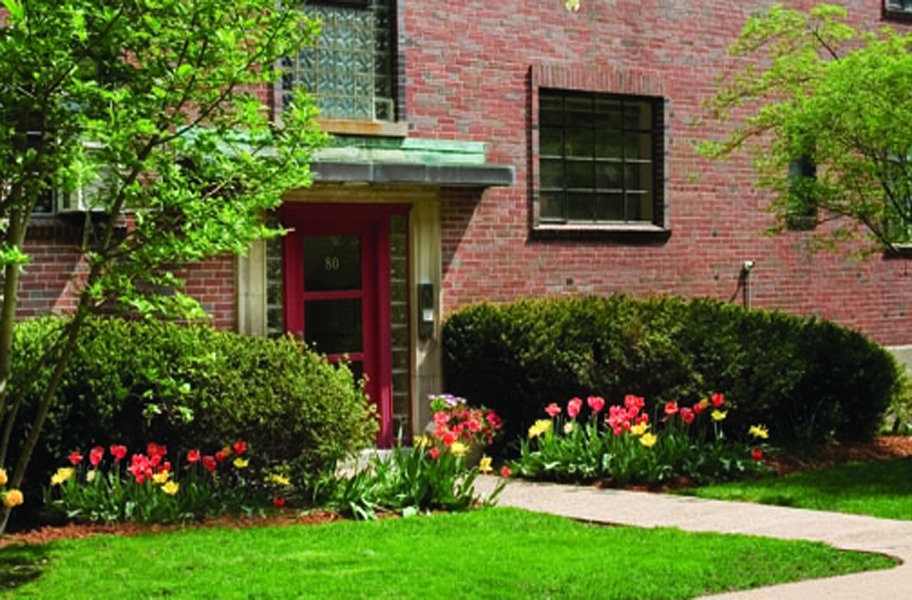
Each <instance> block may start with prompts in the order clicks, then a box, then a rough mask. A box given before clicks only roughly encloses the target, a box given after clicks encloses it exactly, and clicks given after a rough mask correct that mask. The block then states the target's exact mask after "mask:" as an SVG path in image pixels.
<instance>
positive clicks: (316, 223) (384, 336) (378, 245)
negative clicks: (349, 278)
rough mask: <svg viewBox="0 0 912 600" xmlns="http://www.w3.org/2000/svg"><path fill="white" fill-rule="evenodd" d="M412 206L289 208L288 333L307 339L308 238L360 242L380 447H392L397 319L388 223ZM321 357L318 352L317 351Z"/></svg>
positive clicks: (367, 361)
mask: <svg viewBox="0 0 912 600" xmlns="http://www.w3.org/2000/svg"><path fill="white" fill-rule="evenodd" d="M409 208H410V206H409V205H408V204H354V203H344V204H343V203H309V202H308V203H286V204H285V205H284V206H283V207H282V209H281V214H282V221H283V225H284V227H285V228H286V229H289V230H290V232H289V233H288V234H287V235H286V236H285V240H284V248H283V252H284V257H283V258H284V261H283V262H284V268H283V278H284V286H283V287H284V304H285V310H284V314H285V331H286V332H289V333H291V334H292V335H294V336H296V337H301V338H302V339H303V334H304V288H303V267H304V263H303V258H304V257H303V254H304V248H303V237H304V236H306V235H352V234H355V233H357V234H359V235H360V236H361V240H362V244H361V286H362V303H361V311H362V317H361V324H362V353H363V357H364V358H363V362H362V365H363V372H364V375H365V376H366V383H365V392H366V393H367V394H368V396H369V398H370V401H371V402H372V403H373V404H375V405H376V407H377V414H378V417H379V420H380V423H379V425H380V427H379V430H378V432H377V445H378V446H380V447H390V446H392V444H393V438H394V435H395V432H393V394H392V328H391V323H392V315H391V305H390V229H389V217H390V215H393V214H405V215H407V214H408V212H409ZM318 351H319V349H318Z"/></svg>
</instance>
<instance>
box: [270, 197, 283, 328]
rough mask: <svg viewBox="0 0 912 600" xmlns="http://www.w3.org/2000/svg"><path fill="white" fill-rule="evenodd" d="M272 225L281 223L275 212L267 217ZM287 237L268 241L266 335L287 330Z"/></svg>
mask: <svg viewBox="0 0 912 600" xmlns="http://www.w3.org/2000/svg"><path fill="white" fill-rule="evenodd" d="M267 222H268V223H269V225H270V226H271V227H277V226H278V225H280V224H281V223H280V219H279V217H278V215H276V214H275V213H271V214H270V215H269V216H268V217H267ZM284 242H285V238H283V237H282V236H279V237H274V238H272V239H271V240H267V241H266V335H268V336H269V337H281V336H282V334H283V333H284V332H285V284H284V278H283V277H282V264H283V248H284Z"/></svg>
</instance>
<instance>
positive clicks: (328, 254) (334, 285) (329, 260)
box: [304, 235, 361, 292]
mask: <svg viewBox="0 0 912 600" xmlns="http://www.w3.org/2000/svg"><path fill="white" fill-rule="evenodd" d="M360 289H361V238H360V237H359V236H357V235H313V236H307V237H305V238H304V291H306V292H329V291H338V290H360Z"/></svg>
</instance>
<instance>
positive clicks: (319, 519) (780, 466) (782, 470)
mask: <svg viewBox="0 0 912 600" xmlns="http://www.w3.org/2000/svg"><path fill="white" fill-rule="evenodd" d="M907 456H912V436H910V437H899V436H891V437H883V438H878V439H876V440H874V441H873V442H871V443H867V444H832V445H830V446H828V447H826V448H824V449H823V450H822V451H821V452H820V454H819V455H818V456H816V457H814V458H813V459H810V458H798V457H795V456H789V455H785V454H774V453H769V454H768V455H767V456H765V457H764V462H766V463H767V464H768V465H770V466H771V467H772V468H773V469H774V470H775V471H776V472H777V473H778V474H780V475H788V474H789V473H794V472H795V471H806V470H811V469H822V468H827V467H833V466H836V465H839V464H842V463H845V462H855V461H873V460H885V459H890V458H904V457H907ZM679 484H680V485H677V486H674V485H672V486H665V487H663V489H661V490H652V489H650V490H649V491H665V490H666V489H671V488H673V487H681V486H685V485H687V482H686V481H682V482H679ZM596 485H598V484H596ZM632 489H641V488H632ZM341 520H343V517H342V516H341V515H340V514H339V513H337V512H334V511H329V510H315V511H309V512H305V513H299V512H298V511H296V510H293V509H286V510H282V511H278V512H276V513H275V514H272V515H268V516H265V517H250V518H245V517H227V516H226V517H222V518H220V519H212V520H209V521H205V522H203V523H191V524H186V525H136V524H134V523H113V524H107V525H100V524H87V523H69V524H67V525H63V526H45V527H39V528H35V529H30V530H27V531H22V532H19V533H14V534H8V535H6V536H4V537H2V538H0V548H2V547H4V546H6V545H8V544H22V543H24V544H42V543H45V542H51V541H55V540H65V539H66V540H70V539H81V538H86V537H91V536H97V535H139V534H145V533H156V532H169V531H182V530H188V529H190V530H192V529H200V528H203V527H236V528H244V527H263V526H267V525H268V526H287V525H320V524H324V523H332V522H336V521H341Z"/></svg>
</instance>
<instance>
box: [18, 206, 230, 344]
mask: <svg viewBox="0 0 912 600" xmlns="http://www.w3.org/2000/svg"><path fill="white" fill-rule="evenodd" d="M33 225H34V226H33V227H32V229H31V230H30V232H29V239H28V240H27V242H26V252H28V253H29V254H30V255H31V257H32V262H31V264H29V265H28V266H27V267H26V269H25V272H24V273H23V275H22V278H21V281H20V286H19V310H18V312H17V315H18V316H19V317H20V318H26V317H34V316H39V315H43V314H46V313H65V312H69V311H72V310H73V308H74V306H75V303H76V300H77V297H78V294H79V292H80V291H81V289H82V286H81V285H82V277H84V276H85V274H86V264H85V261H84V260H82V259H81V257H80V255H79V252H78V248H79V243H80V242H81V238H80V233H79V232H80V230H81V229H80V227H78V225H77V224H76V223H75V222H73V221H71V220H69V219H67V218H62V219H57V218H49V217H38V218H36V219H34V220H33ZM178 276H179V277H181V278H182V279H184V280H185V281H186V288H185V292H186V293H187V294H189V295H191V296H193V297H194V298H196V299H197V300H198V301H199V302H200V305H201V306H202V307H203V309H204V310H205V311H206V312H207V313H208V314H209V315H211V316H212V317H213V321H212V322H213V324H214V325H215V326H216V327H218V328H220V329H233V328H234V327H235V318H236V309H235V291H234V286H235V260H234V257H233V256H230V255H226V256H221V257H217V258H214V259H212V260H209V261H206V262H204V263H200V264H197V265H194V266H193V267H192V268H189V269H185V270H183V271H180V272H178Z"/></svg>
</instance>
